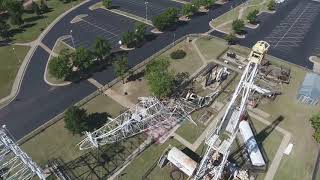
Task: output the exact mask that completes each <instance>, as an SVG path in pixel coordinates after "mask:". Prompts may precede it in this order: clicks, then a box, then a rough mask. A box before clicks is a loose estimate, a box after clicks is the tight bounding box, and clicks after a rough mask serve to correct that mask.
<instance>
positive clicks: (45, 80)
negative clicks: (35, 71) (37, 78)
mask: <svg viewBox="0 0 320 180" xmlns="http://www.w3.org/2000/svg"><path fill="white" fill-rule="evenodd" d="M69 36H70V35H64V36H61V37H59V38H58V39H57V40H56V42H55V43H54V46H53V48H52V52H53V50H54V48H55V47H56V45H57V44H58V42H59V41H62V40H64V39H66V38H69ZM51 57H52V54H50V56H49V58H48V60H47V64H46V67H45V70H44V73H43V80H44V82H46V83H47V84H48V85H50V86H67V85H69V84H71V83H72V82H70V81H64V82H63V83H59V84H56V83H52V82H50V81H48V79H47V75H48V74H49V73H48V65H49V62H50V60H51Z"/></svg>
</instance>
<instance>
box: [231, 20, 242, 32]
mask: <svg viewBox="0 0 320 180" xmlns="http://www.w3.org/2000/svg"><path fill="white" fill-rule="evenodd" d="M232 29H233V30H234V32H235V33H237V34H240V33H242V32H243V31H244V21H243V20H241V19H236V20H234V21H233V22H232Z"/></svg>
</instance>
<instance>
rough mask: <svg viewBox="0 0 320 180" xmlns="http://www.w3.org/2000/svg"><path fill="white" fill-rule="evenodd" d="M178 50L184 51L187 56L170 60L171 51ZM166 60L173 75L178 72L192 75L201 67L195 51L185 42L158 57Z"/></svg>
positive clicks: (190, 44)
mask: <svg viewBox="0 0 320 180" xmlns="http://www.w3.org/2000/svg"><path fill="white" fill-rule="evenodd" d="M178 49H182V50H184V51H185V52H186V53H187V55H186V56H185V57H184V58H182V59H172V58H171V57H170V54H171V53H172V52H173V51H176V50H178ZM161 57H163V58H168V59H169V61H170V69H171V70H172V71H173V72H174V73H175V74H177V73H179V72H188V73H189V74H190V75H191V74H193V73H194V72H195V71H196V70H197V69H199V68H200V67H201V65H202V61H201V59H200V57H199V55H198V53H197V51H196V50H195V49H194V48H193V46H192V43H188V42H186V41H182V42H180V43H179V44H177V45H176V46H174V47H173V48H171V49H169V50H168V51H166V52H164V53H163V54H161V55H160V57H159V58H161Z"/></svg>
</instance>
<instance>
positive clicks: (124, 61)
mask: <svg viewBox="0 0 320 180" xmlns="http://www.w3.org/2000/svg"><path fill="white" fill-rule="evenodd" d="M113 67H114V70H115V73H116V75H117V76H118V77H121V79H122V83H123V84H124V75H125V74H126V72H127V71H128V69H129V66H128V58H127V56H124V55H122V56H118V57H117V58H116V60H115V61H114V63H113Z"/></svg>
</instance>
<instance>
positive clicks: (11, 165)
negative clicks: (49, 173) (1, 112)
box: [0, 126, 45, 180]
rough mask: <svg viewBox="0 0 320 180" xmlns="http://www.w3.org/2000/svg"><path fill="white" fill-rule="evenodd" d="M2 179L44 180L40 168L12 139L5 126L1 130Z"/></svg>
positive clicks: (0, 175)
mask: <svg viewBox="0 0 320 180" xmlns="http://www.w3.org/2000/svg"><path fill="white" fill-rule="evenodd" d="M0 170H1V172H0V177H1V178H2V179H6V180H27V179H31V178H32V177H34V176H38V177H39V179H42V180H44V179H45V176H44V175H43V171H42V169H41V168H40V167H38V166H37V164H36V163H35V162H33V161H32V159H31V158H30V157H29V156H28V155H27V154H26V153H24V152H23V151H22V150H21V149H20V147H19V146H18V145H16V144H15V142H14V141H13V140H12V139H11V138H10V136H9V135H8V131H7V129H6V128H5V126H3V127H2V128H0Z"/></svg>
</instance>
